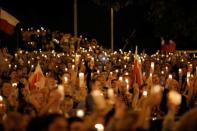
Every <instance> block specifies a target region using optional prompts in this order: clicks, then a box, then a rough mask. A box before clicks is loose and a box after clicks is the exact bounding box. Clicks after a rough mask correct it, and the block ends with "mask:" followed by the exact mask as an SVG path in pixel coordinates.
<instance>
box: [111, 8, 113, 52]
mask: <svg viewBox="0 0 197 131" xmlns="http://www.w3.org/2000/svg"><path fill="white" fill-rule="evenodd" d="M111 49H112V51H114V10H113V8H111Z"/></svg>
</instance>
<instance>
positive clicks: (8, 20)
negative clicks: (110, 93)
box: [0, 9, 19, 35]
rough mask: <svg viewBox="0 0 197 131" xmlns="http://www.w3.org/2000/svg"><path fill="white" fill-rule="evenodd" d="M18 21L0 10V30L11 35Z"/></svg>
mask: <svg viewBox="0 0 197 131" xmlns="http://www.w3.org/2000/svg"><path fill="white" fill-rule="evenodd" d="M18 23H19V20H18V19H16V18H15V17H14V16H12V15H11V14H9V13H8V12H6V11H5V10H3V9H0V30H2V31H4V32H5V33H7V34H9V35H12V34H13V33H14V29H15V27H16V25H17V24H18Z"/></svg>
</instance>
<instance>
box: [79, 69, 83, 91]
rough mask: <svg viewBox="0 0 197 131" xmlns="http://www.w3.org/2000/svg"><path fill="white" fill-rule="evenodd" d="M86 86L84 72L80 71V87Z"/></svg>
mask: <svg viewBox="0 0 197 131" xmlns="http://www.w3.org/2000/svg"><path fill="white" fill-rule="evenodd" d="M83 86H84V73H82V72H80V73H79V87H83Z"/></svg>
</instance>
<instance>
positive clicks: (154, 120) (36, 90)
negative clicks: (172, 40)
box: [0, 28, 197, 131]
mask: <svg viewBox="0 0 197 131" xmlns="http://www.w3.org/2000/svg"><path fill="white" fill-rule="evenodd" d="M21 33H22V36H23V41H24V43H25V44H27V48H24V49H18V50H17V51H16V52H15V54H9V51H8V50H7V49H6V48H2V49H1V52H0V66H1V68H0V75H1V77H0V87H1V88H0V125H1V126H0V128H1V129H0V130H5V131H35V130H36V131H57V130H58V131H67V130H70V131H94V130H95V131H104V130H106V131H129V130H131V131H138V130H151V131H152V130H153V131H159V130H162V131H186V130H190V131H192V130H196V127H197V124H196V121H197V115H196V114H197V109H196V106H197V99H196V96H197V59H196V58H197V56H195V54H188V53H186V52H184V53H176V52H173V53H171V52H160V51H157V52H156V53H155V54H152V55H148V54H146V53H145V52H142V53H140V54H138V53H137V49H136V51H135V52H131V51H129V52H124V51H122V50H121V49H120V50H118V51H112V50H110V49H105V48H103V47H102V46H101V45H99V43H98V42H97V41H96V40H95V39H92V40H88V39H86V38H83V37H82V36H80V37H75V36H72V35H70V34H64V33H60V32H49V31H47V30H45V29H43V28H41V29H36V30H35V29H27V30H25V29H23V30H21Z"/></svg>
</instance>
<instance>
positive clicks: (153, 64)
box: [151, 62, 155, 70]
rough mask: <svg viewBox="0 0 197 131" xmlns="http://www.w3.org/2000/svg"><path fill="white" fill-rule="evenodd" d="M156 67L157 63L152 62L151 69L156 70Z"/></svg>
mask: <svg viewBox="0 0 197 131" xmlns="http://www.w3.org/2000/svg"><path fill="white" fill-rule="evenodd" d="M154 67H155V63H154V62H151V69H152V70H154Z"/></svg>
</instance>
